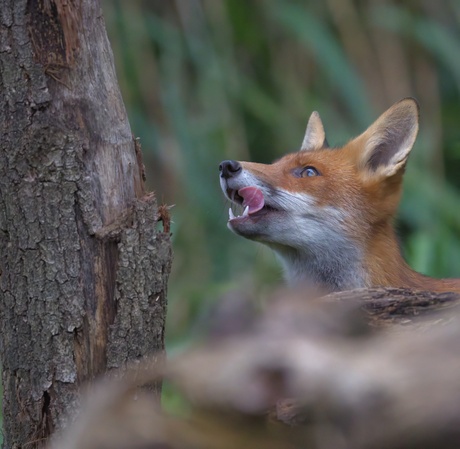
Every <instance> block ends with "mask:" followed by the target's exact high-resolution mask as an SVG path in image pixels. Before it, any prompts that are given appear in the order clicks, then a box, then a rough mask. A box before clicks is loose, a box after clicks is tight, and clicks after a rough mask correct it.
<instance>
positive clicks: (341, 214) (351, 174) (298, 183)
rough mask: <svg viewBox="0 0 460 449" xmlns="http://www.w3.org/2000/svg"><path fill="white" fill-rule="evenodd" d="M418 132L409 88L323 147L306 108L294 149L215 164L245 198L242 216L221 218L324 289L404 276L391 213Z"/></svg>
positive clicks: (232, 196) (315, 118)
mask: <svg viewBox="0 0 460 449" xmlns="http://www.w3.org/2000/svg"><path fill="white" fill-rule="evenodd" d="M417 132H418V105H417V102H416V101H415V100H414V99H412V98H406V99H404V100H402V101H400V102H399V103H396V104H395V105H393V106H392V107H391V108H390V109H388V110H387V111H386V112H385V113H384V114H382V115H381V116H380V117H379V118H378V119H377V120H376V121H375V122H374V123H373V124H372V125H371V126H370V127H369V128H368V129H367V130H366V131H365V132H364V133H362V134H361V135H359V136H358V137H356V138H355V139H353V140H351V141H350V142H349V143H347V144H346V145H345V146H343V147H340V148H329V146H328V144H327V141H326V137H325V133H324V128H323V124H322V122H321V119H320V117H319V114H318V113H317V112H313V114H312V115H311V117H310V119H309V121H308V125H307V129H306V133H305V137H304V139H303V142H302V146H301V149H300V151H298V152H297V153H293V154H288V155H286V156H284V157H283V158H281V159H280V160H278V161H276V162H274V163H273V164H271V165H265V164H257V163H252V162H238V161H223V162H222V163H221V164H220V167H219V170H220V184H221V187H222V190H223V192H224V194H225V195H226V197H227V198H228V199H229V200H230V201H231V202H232V203H234V204H238V205H242V207H243V208H244V212H243V213H242V215H241V216H236V215H235V214H234V212H233V211H232V209H230V210H229V215H230V218H229V221H228V227H229V228H230V229H231V230H232V231H233V232H235V233H236V234H238V235H241V236H243V237H246V238H248V239H252V240H256V241H259V242H262V243H265V244H267V245H268V246H270V247H271V248H273V249H274V250H275V252H276V253H277V254H278V255H279V256H280V258H281V261H282V263H283V265H284V268H285V271H286V277H287V279H288V281H290V282H291V283H292V282H296V281H310V282H313V283H314V284H315V285H317V286H320V287H322V288H325V289H327V290H345V289H351V288H357V287H366V286H367V287H369V286H374V285H404V284H407V283H408V281H407V280H405V279H403V278H402V274H401V273H398V271H399V272H400V271H401V270H400V268H398V267H397V266H395V267H393V266H392V264H394V263H397V264H403V263H404V262H403V261H402V258H401V256H400V253H399V249H398V245H397V242H396V238H395V237H394V231H393V227H392V220H393V217H394V216H395V214H396V210H397V207H398V203H399V199H400V194H401V184H402V177H403V173H404V167H405V164H406V161H407V158H408V156H409V153H410V151H411V149H412V146H413V144H414V141H415V138H416V136H417ZM405 276H406V275H405ZM407 276H408V277H410V275H408V274H407Z"/></svg>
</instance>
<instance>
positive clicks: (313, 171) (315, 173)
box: [299, 165, 319, 178]
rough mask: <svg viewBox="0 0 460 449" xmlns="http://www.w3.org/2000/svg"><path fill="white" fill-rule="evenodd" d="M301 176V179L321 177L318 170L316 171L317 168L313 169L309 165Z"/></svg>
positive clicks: (302, 171)
mask: <svg viewBox="0 0 460 449" xmlns="http://www.w3.org/2000/svg"><path fill="white" fill-rule="evenodd" d="M299 174H300V177H301V178H306V177H309V176H319V172H318V170H316V168H315V167H312V166H311V165H308V166H307V167H305V168H303V169H302V170H301V171H300V173H299Z"/></svg>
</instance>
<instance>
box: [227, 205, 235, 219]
mask: <svg viewBox="0 0 460 449" xmlns="http://www.w3.org/2000/svg"><path fill="white" fill-rule="evenodd" d="M234 218H235V215H234V214H233V211H232V208H231V207H230V208H229V209H228V219H229V220H233V219H234Z"/></svg>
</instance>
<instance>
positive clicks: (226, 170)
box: [219, 161, 243, 179]
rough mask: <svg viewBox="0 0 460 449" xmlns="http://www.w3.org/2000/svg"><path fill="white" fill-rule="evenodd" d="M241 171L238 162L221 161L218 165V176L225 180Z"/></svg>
mask: <svg viewBox="0 0 460 449" xmlns="http://www.w3.org/2000/svg"><path fill="white" fill-rule="evenodd" d="M242 169H243V167H241V164H240V163H239V162H238V161H222V162H221V164H220V165H219V171H220V176H222V178H225V179H228V178H231V177H232V176H235V175H237V174H238V173H239V172H240V171H241V170H242Z"/></svg>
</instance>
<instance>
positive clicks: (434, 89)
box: [104, 0, 460, 350]
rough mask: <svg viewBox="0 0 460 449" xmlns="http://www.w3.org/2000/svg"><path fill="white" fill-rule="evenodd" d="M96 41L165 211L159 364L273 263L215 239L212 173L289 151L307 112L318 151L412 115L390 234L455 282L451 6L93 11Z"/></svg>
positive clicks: (458, 78)
mask: <svg viewBox="0 0 460 449" xmlns="http://www.w3.org/2000/svg"><path fill="white" fill-rule="evenodd" d="M104 8H105V16H106V22H107V28H108V32H109V36H110V40H111V43H112V47H113V50H114V53H115V61H116V67H117V72H118V76H119V81H120V86H121V89H122V92H123V96H124V99H125V103H126V106H127V109H128V112H129V116H130V120H131V126H132V129H133V132H134V134H135V135H136V136H138V137H140V138H141V142H142V146H143V150H144V157H145V165H146V168H147V172H148V181H149V182H150V186H149V187H150V188H151V189H154V190H155V191H156V193H157V197H158V198H159V200H160V201H161V202H165V203H167V204H174V205H175V207H174V208H173V209H172V216H173V220H174V223H173V227H172V231H173V244H174V252H175V259H174V265H173V273H172V276H171V279H170V284H169V285H170V286H169V318H168V320H169V321H168V328H167V335H168V344H169V348H170V350H174V349H177V348H178V347H180V346H182V345H183V344H187V343H188V341H189V340H188V337H189V336H190V335H191V334H193V333H195V335H196V334H197V333H198V334H199V332H200V329H201V327H202V323H204V322H205V320H204V318H205V317H206V313H207V310H208V309H209V306H210V305H211V304H212V302H213V301H215V300H216V299H217V298H219V296H220V295H222V294H223V293H224V292H225V291H228V290H229V289H231V288H239V289H243V290H248V289H250V290H251V291H253V292H254V293H255V294H256V295H259V296H260V297H263V296H264V295H265V293H267V292H268V291H269V290H270V289H272V288H273V286H274V285H276V284H278V283H280V282H281V273H280V269H279V266H278V265H277V263H276V260H275V257H274V255H273V254H272V253H271V252H270V251H269V250H267V249H266V248H264V247H262V246H261V245H258V244H256V243H253V242H249V241H246V240H244V239H241V238H239V237H236V236H234V235H233V234H231V233H230V231H228V230H227V228H226V221H227V209H228V204H225V201H224V198H223V195H222V194H221V192H220V188H219V182H218V170H217V167H218V164H219V162H220V161H221V160H223V159H239V160H253V161H258V162H270V161H272V160H273V159H275V158H277V157H280V156H281V155H283V154H284V153H285V152H287V151H293V150H296V149H297V148H298V147H299V145H300V142H301V140H302V138H303V132H304V129H305V125H306V122H307V119H308V117H309V115H310V113H311V112H312V111H313V110H318V111H319V112H320V114H321V116H322V118H323V122H324V124H325V127H326V132H327V135H328V140H329V143H331V144H333V145H339V144H342V143H344V142H346V141H347V140H348V139H350V138H351V137H353V136H354V135H356V134H358V133H360V132H361V131H363V130H364V129H365V128H366V127H367V126H368V125H369V124H370V123H371V122H372V121H373V120H374V119H375V118H376V117H377V116H378V115H379V114H380V113H381V112H383V111H384V110H385V109H386V108H387V107H389V106H390V105H391V104H392V103H394V102H396V101H398V100H400V99H401V98H403V97H407V96H414V97H416V98H417V99H418V101H419V103H420V106H421V131H420V134H419V138H418V140H417V143H416V145H415V148H414V151H413V155H412V157H411V159H410V162H409V168H408V171H407V175H406V179H405V193H404V198H403V202H402V205H401V210H400V217H399V229H400V235H401V238H402V241H403V247H404V251H405V254H406V257H407V259H408V260H409V262H410V264H411V265H412V266H413V267H414V268H415V269H417V270H420V271H422V272H424V273H426V274H430V275H433V276H460V175H459V173H460V126H459V125H458V123H459V120H460V101H459V100H460V98H459V97H460V57H459V50H460V3H459V2H458V1H457V0H441V1H437V2H434V1H431V0H424V1H423V0H422V1H415V0H412V1H411V0H407V1H402V0H400V1H397V0H393V1H385V0H369V1H363V0H324V1H321V2H320V1H318V2H313V1H305V0H304V1H300V0H297V1H296V0H284V1H282V0H265V1H262V0H253V1H245V0H168V1H166V0H155V1H153V0H152V1H147V0H144V1H142V0H130V1H127V0H126V1H122V0H105V1H104Z"/></svg>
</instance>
